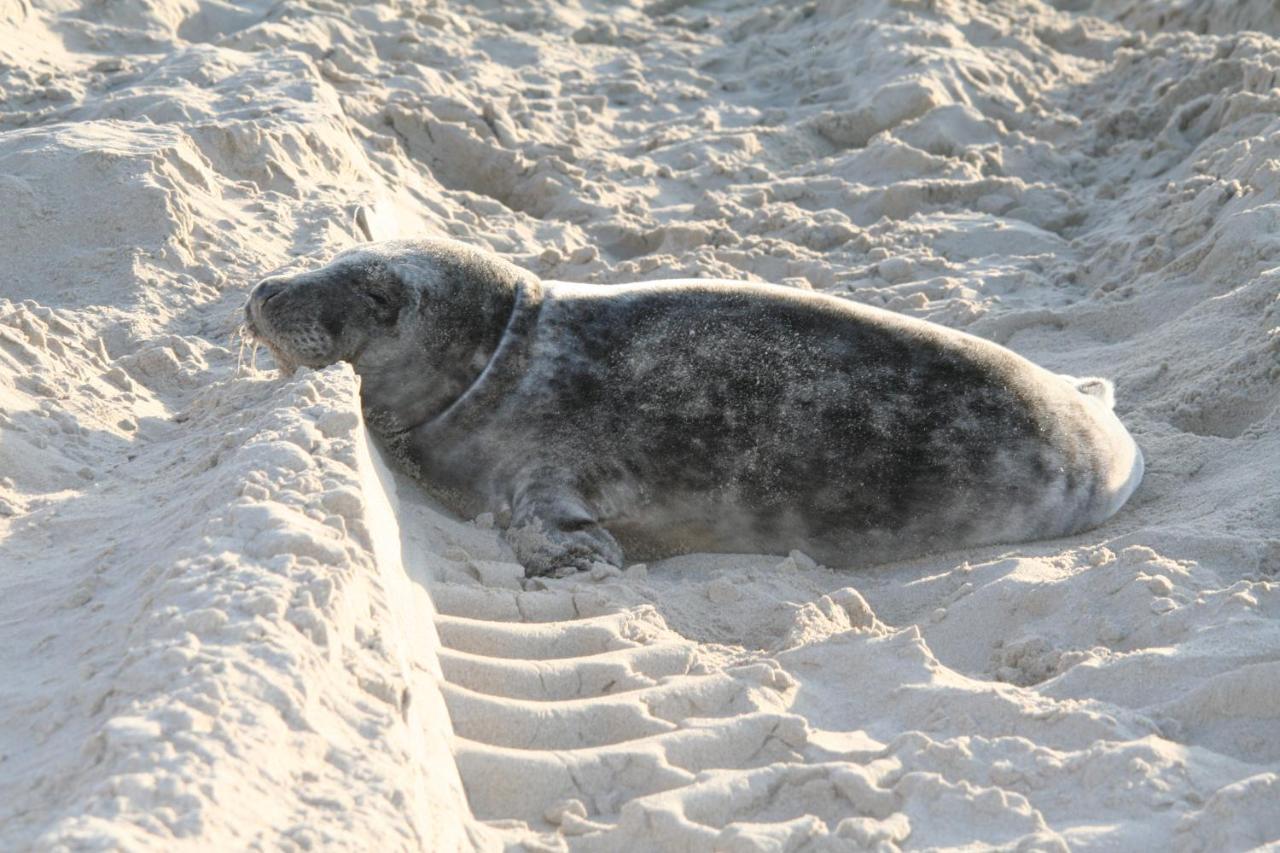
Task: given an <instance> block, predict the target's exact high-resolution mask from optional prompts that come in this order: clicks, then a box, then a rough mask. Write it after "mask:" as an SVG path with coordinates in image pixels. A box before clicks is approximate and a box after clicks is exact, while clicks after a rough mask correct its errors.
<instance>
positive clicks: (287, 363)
mask: <svg viewBox="0 0 1280 853" xmlns="http://www.w3.org/2000/svg"><path fill="white" fill-rule="evenodd" d="M252 306H253V300H252V299H250V300H249V301H248V302H246V303H245V306H244V323H242V324H241V326H240V330H241V335H242V336H243V337H244V339H245V340H247V341H249V342H250V343H252V344H255V345H256V344H262V345H263V346H264V347H266V348H267V352H269V353H271V357H272V358H274V359H275V360H276V367H278V368H280V372H281V373H283V374H284V375H285V376H290V375H292V374H293V373H294V371H296V370H297V369H298V365H299V363H300V362H298V361H297V360H296V359H293V358H290V357H289V356H288V354H286V353H285V352H284V350H283V349H281V348H280V346H279V345H278V344H277V343H276V342H275V341H273V340H272V339H271V338H270V337H268V336H267V335H266V334H265V333H264V332H263V331H262V328H261V327H260V326H259V325H258V322H257V319H256V318H255V317H254V316H253V310H252Z"/></svg>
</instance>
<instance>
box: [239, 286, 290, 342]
mask: <svg viewBox="0 0 1280 853" xmlns="http://www.w3.org/2000/svg"><path fill="white" fill-rule="evenodd" d="M286 281H287V280H286V279H283V278H264V279H263V280H262V281H260V282H258V283H257V284H256V285H254V288H253V290H251V291H249V299H248V300H247V301H246V302H245V303H244V320H245V324H246V325H247V326H248V327H249V331H250V333H251V334H253V335H255V336H256V335H258V334H259V330H260V328H261V325H262V311H263V309H264V308H266V306H267V303H268V302H270V301H271V300H272V299H274V298H275V297H276V296H279V295H280V293H281V292H283V291H284V288H285V284H286Z"/></svg>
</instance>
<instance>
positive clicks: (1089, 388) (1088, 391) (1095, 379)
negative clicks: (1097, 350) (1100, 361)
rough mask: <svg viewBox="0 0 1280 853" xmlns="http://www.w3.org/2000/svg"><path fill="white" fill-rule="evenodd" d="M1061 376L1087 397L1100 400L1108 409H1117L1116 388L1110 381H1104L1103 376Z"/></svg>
mask: <svg viewBox="0 0 1280 853" xmlns="http://www.w3.org/2000/svg"><path fill="white" fill-rule="evenodd" d="M1060 375H1061V376H1062V378H1063V379H1065V380H1067V381H1068V382H1070V383H1071V385H1072V386H1073V387H1074V388H1075V389H1076V390H1077V391H1079V392H1080V393H1081V394H1084V395H1085V396H1086V397H1093V398H1094V399H1096V400H1099V401H1100V402H1101V403H1102V404H1103V405H1104V406H1106V407H1107V408H1108V409H1114V408H1115V407H1116V386H1115V385H1113V384H1112V382H1111V380H1110V379H1103V378H1102V377H1101V376H1068V375H1067V374H1065V373H1063V374H1060Z"/></svg>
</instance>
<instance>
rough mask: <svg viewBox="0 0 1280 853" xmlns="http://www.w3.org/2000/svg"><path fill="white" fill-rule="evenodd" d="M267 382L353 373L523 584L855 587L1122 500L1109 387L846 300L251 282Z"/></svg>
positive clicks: (1054, 532)
mask: <svg viewBox="0 0 1280 853" xmlns="http://www.w3.org/2000/svg"><path fill="white" fill-rule="evenodd" d="M245 312H246V321H247V325H248V328H249V331H250V333H251V334H252V335H254V336H255V337H257V338H258V339H260V340H262V341H263V342H265V343H266V344H267V346H268V347H269V348H270V349H271V350H272V351H273V352H274V353H275V355H276V357H277V359H278V360H279V361H280V362H281V363H282V365H284V366H286V367H288V366H292V365H307V366H310V367H322V366H324V365H327V364H331V363H333V362H336V361H347V362H350V363H351V364H352V366H353V368H354V370H355V372H356V373H357V374H358V375H359V377H360V379H361V402H362V406H363V409H364V413H365V417H366V420H367V423H368V424H369V426H370V427H371V428H372V430H373V431H374V432H375V433H377V434H378V435H380V436H381V437H382V438H383V439H384V440H385V442H386V443H387V445H388V446H389V447H390V448H391V449H392V450H393V452H394V455H395V456H396V457H398V458H399V459H400V460H401V461H402V462H403V463H404V464H405V465H407V466H408V467H409V468H410V469H411V470H412V471H413V472H414V473H415V474H416V475H417V476H418V477H419V478H420V479H421V480H422V481H423V482H424V483H425V484H427V485H428V487H429V488H430V489H431V490H432V491H433V492H435V493H436V494H437V495H438V496H440V497H441V498H442V499H443V500H444V501H445V502H446V503H447V504H448V505H449V506H450V507H451V508H453V509H454V510H456V511H457V512H459V513H461V514H463V515H464V516H467V517H471V516H473V515H477V514H480V513H482V512H486V511H490V512H493V513H494V515H495V518H497V519H498V521H499V524H500V525H501V526H502V527H504V528H505V529H506V538H507V541H508V542H509V543H510V544H511V546H512V548H513V550H514V551H515V554H516V557H517V559H519V560H520V562H521V563H522V564H523V565H524V566H525V568H526V570H527V572H528V573H529V574H531V575H535V574H543V573H549V572H557V571H559V570H562V569H567V568H585V567H588V566H590V565H591V564H593V563H594V562H596V561H601V562H605V563H609V564H613V565H618V566H620V565H622V560H623V549H624V548H625V549H626V552H627V555H628V556H629V557H631V558H632V559H652V558H656V557H661V556H665V555H670V554H675V553H680V552H691V551H716V552H746V553H782V552H786V551H787V550H789V549H793V548H794V549H799V550H802V551H804V552H805V553H807V554H809V555H811V556H813V557H815V558H817V559H818V560H821V561H822V562H824V563H826V564H827V565H830V566H837V567H838V566H853V565H866V564H871V563H880V562H887V561H894V560H899V559H904V558H909V557H915V556H920V555H924V554H928V553H932V552H938V551H943V550H950V549H957V548H966V547H972V546H978V545H988V544H1000V543H1012V542H1019V541H1025V540H1030V539H1047V538H1055V537H1060V536H1065V535H1068V534H1072V533H1075V532H1078V531H1081V530H1084V529H1087V528H1089V527H1093V526H1096V525H1098V524H1100V523H1101V522H1103V521H1104V520H1105V519H1107V518H1109V517H1110V516H1111V515H1113V514H1114V513H1115V512H1116V511H1117V510H1119V508H1120V507H1121V506H1122V505H1123V504H1124V502H1125V501H1126V500H1127V499H1128V497H1129V496H1130V494H1131V493H1132V492H1133V490H1134V489H1135V488H1136V487H1137V485H1138V483H1139V481H1140V480H1141V478H1142V470H1143V459H1142V454H1141V452H1140V451H1139V450H1138V447H1137V445H1136V444H1135V443H1134V441H1133V438H1132V437H1131V436H1130V435H1129V433H1128V431H1127V430H1126V429H1125V428H1124V426H1123V425H1122V424H1121V423H1120V421H1119V419H1118V418H1117V417H1116V415H1115V413H1114V412H1113V411H1112V407H1111V396H1110V393H1111V392H1110V384H1109V383H1107V382H1106V381H1105V380H1099V379H1080V380H1076V379H1073V378H1071V377H1064V376H1061V375H1058V374H1054V373H1051V372H1049V371H1048V370H1045V369H1043V368H1041V367H1038V366H1036V365H1035V364H1033V363H1031V362H1030V361H1028V360H1026V359H1024V358H1022V357H1021V356H1019V355H1017V354H1015V353H1013V352H1012V351H1010V350H1008V349H1005V348H1004V347H1001V346H999V345H997V344H994V343H991V342H989V341H986V340H983V339H981V338H978V337H975V336H973V335H969V334H966V333H963V332H959V331H955V330H953V329H949V328H946V327H943V326H939V325H935V324H932V323H928V322H925V321H921V320H916V319H912V318H908V317H904V316H900V315H897V314H894V313H892V312H889V311H884V310H880V309H877V308H872V307H868V306H864V305H860V304H856V303H853V302H850V301H847V300H843V299H839V298H836V297H832V296H827V295H822V294H818V293H813V292H808V291H802V290H798V289H794V288H788V287H781V286H775V285H762V284H752V283H745V282H730V281H712V280H701V279H691V280H680V281H662V282H647V283H640V284H628V285H592V284H572V283H567V282H557V281H542V280H540V279H539V278H538V277H537V276H535V275H533V274H532V273H530V272H527V271H525V270H523V269H520V268H519V267H516V266H514V265H512V264H510V263H508V262H506V261H504V260H502V259H500V258H498V257H496V256H494V255H492V254H489V253H486V252H482V251H479V250H476V249H473V248H469V247H466V246H464V245H460V244H457V243H453V242H449V241H433V240H404V241H391V242H382V243H372V244H365V245H361V246H358V247H356V248H353V249H351V250H348V251H346V252H343V253H342V254H340V255H338V256H337V257H335V258H334V259H333V261H332V262H330V263H329V264H327V265H326V266H324V267H321V268H319V269H316V270H314V271H311V272H306V273H303V274H300V275H297V276H293V277H274V278H268V279H266V280H264V281H262V282H260V283H259V284H258V285H257V286H256V287H255V288H254V289H253V291H252V293H251V295H250V297H249V300H248V302H247V304H246V306H245Z"/></svg>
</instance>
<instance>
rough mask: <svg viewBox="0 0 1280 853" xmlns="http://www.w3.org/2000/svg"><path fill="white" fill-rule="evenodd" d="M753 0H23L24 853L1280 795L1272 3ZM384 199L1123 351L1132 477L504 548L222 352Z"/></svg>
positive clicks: (529, 834) (1063, 823)
mask: <svg viewBox="0 0 1280 853" xmlns="http://www.w3.org/2000/svg"><path fill="white" fill-rule="evenodd" d="M755 5H756V4H753V3H745V2H734V0H712V2H704V3H685V2H681V0H659V2H656V3H651V4H649V5H648V6H647V7H645V6H643V5H641V4H640V3H635V4H634V5H629V6H626V5H624V6H615V5H612V4H604V3H597V2H589V0H582V2H581V3H576V2H574V3H569V4H568V5H558V4H554V3H551V2H547V0H534V2H527V3H518V4H516V3H512V4H505V3H498V2H477V3H475V5H474V7H473V6H469V5H467V4H464V3H461V2H459V3H456V4H452V5H449V6H445V5H442V4H424V5H415V4H412V3H392V4H390V5H386V6H361V7H351V6H348V5H347V4H345V3H336V2H329V0H303V2H297V3H290V4H277V3H274V2H266V0H237V2H229V0H164V2H158V3H153V4H142V3H134V2H112V3H101V2H89V0H17V2H13V0H10V2H7V3H0V265H2V266H0V412H2V414H0V848H3V849H6V850H9V849H41V850H43V849H106V848H110V847H115V846H118V847H126V848H133V849H161V850H175V849H196V848H200V849H242V848H245V847H250V846H256V847H260V848H266V849H279V848H286V849H307V848H316V847H324V848H331V849H369V850H380V851H381V850H394V849H429V850H447V849H468V848H471V847H476V846H479V847H485V848H496V847H500V846H502V845H504V844H506V845H512V846H518V845H520V844H522V843H523V844H525V845H527V846H528V847H530V848H532V849H560V848H563V847H565V846H568V847H571V848H573V849H582V850H621V849H626V850H671V849H690V850H711V849H725V850H789V851H795V850H836V849H841V850H842V849H860V848H862V847H878V848H879V849H893V848H894V847H895V846H898V847H909V848H916V849H920V848H933V847H937V848H958V847H968V848H973V847H977V846H984V845H1006V846H1010V847H1012V846H1017V845H1021V847H1022V848H1023V849H1038V850H1039V849H1065V848H1067V847H1071V848H1078V849H1152V850H1156V849H1174V850H1180V851H1181V850H1185V851H1196V850H1212V851H1218V850H1229V849H1231V850H1235V849H1245V848H1248V847H1251V846H1253V845H1258V844H1262V843H1264V842H1268V841H1271V842H1276V841H1277V840H1280V577H1278V575H1280V430H1278V429H1277V427H1280V414H1278V412H1280V409H1278V408H1277V405H1278V403H1280V390H1278V389H1280V382H1278V381H1277V380H1280V299H1278V294H1280V119H1277V114H1280V88H1277V87H1278V85H1280V79H1278V74H1280V72H1278V71H1277V69H1280V41H1277V40H1276V39H1273V38H1270V37H1268V36H1266V35H1262V34H1259V32H1246V31H1245V30H1257V31H1262V32H1271V33H1277V32H1280V13H1277V12H1276V11H1275V8H1274V4H1272V3H1268V2H1262V0H1258V2H1227V0H1180V2H1178V3H1176V4H1169V3H1155V2H1150V3H1143V2H1134V0H1123V2H1104V0H1099V2H1097V3H1096V4H1095V6H1094V7H1093V8H1092V9H1091V12H1092V14H1094V15H1097V17H1090V16H1089V15H1088V12H1089V11H1090V10H1088V9H1085V8H1084V7H1086V6H1088V3H1087V2H1063V3H1062V4H1061V5H1063V6H1069V7H1072V8H1073V9H1075V11H1055V10H1054V9H1053V8H1052V7H1050V6H1047V5H1043V4H1040V3H1036V2H1030V1H1029V0H1008V2H1001V3H990V4H989V3H984V2H978V0H940V1H939V2H913V1H912V0H883V2H851V3H845V2H835V0H827V2H821V3H817V4H808V5H804V6H801V5H800V4H779V5H778V6H777V7H773V8H769V9H765V10H757V9H756V8H755ZM1206 32H1207V33H1210V34H1209V35H1202V34H1200V33H1206ZM358 207H363V208H364V209H365V214H364V221H365V222H366V223H367V225H368V227H369V228H370V229H371V230H372V231H373V233H374V234H375V236H378V237H390V236H398V235H415V234H424V235H451V236H454V237H457V238H459V239H463V240H466V241H468V242H471V243H474V244H476V245H481V246H488V247H490V248H492V249H494V250H496V251H498V252H501V253H503V254H505V255H506V256H508V257H510V258H511V259H513V260H515V261H516V262H518V263H521V264H524V265H525V266H527V267H529V268H530V269H532V270H534V271H535V272H538V273H539V274H541V275H543V276H546V277H550V278H559V279H569V280H589V281H598V282H603V283H610V282H621V281H632V280H638V279H643V278H659V277H670V276H676V275H680V276H688V275H704V276H719V277H736V278H750V279H764V280H771V281H779V282H784V283H788V284H792V285H794V286H797V287H813V288H815V289H820V290H824V291H827V292H831V293H835V294H840V295H848V296H849V297H851V298H853V299H857V300H862V301H865V302H868V303H871V304H875V305H882V306H887V307H889V308H891V309H893V310H897V311H901V312H903V313H906V314H910V315H913V316H917V317H926V318H929V319H931V320H935V321H938V322H941V323H946V324H948V325H951V326H954V327H957V328H964V329H966V330H968V331H971V332H974V333H976V334H980V335H983V336H986V337H989V338H991V339H994V340H996V341H999V342H1001V343H1005V344H1007V345H1008V346H1010V347H1012V348H1013V349H1015V350H1017V351H1018V352H1020V353H1022V354H1024V355H1026V356H1028V357H1030V358H1032V359H1034V360H1036V361H1038V362H1040V363H1042V364H1044V365H1045V366H1047V367H1049V368H1051V369H1054V370H1057V371H1060V372H1064V373H1070V374H1075V375H1094V374H1100V375H1106V376H1109V377H1111V378H1113V379H1114V380H1115V382H1116V387H1117V399H1118V408H1117V410H1118V411H1119V412H1120V414H1121V416H1122V417H1123V419H1124V420H1125V422H1126V423H1127V424H1129V425H1130V427H1131V429H1132V431H1133V433H1134V434H1135V436H1136V437H1137V438H1138V440H1139V442H1140V444H1141V445H1142V447H1143V449H1144V451H1145V453H1146V458H1147V463H1148V472H1147V476H1146V480H1145V482H1144V484H1143V486H1142V488H1141V489H1140V490H1139V492H1138V494H1137V495H1136V496H1135V498H1134V500H1133V501H1132V502H1131V503H1130V505H1129V506H1128V507H1127V508H1126V509H1125V510H1124V511H1122V512H1121V513H1120V515H1119V516H1117V517H1116V518H1115V519H1113V520H1112V521H1111V522H1109V523H1108V524H1107V525H1105V526H1104V527H1102V528H1101V529H1099V530H1096V531H1093V532H1091V533H1088V534H1084V535H1081V536H1077V537H1074V538H1072V539H1069V540H1062V541H1055V542H1045V543H1037V544H1032V545H1026V546H1019V547H1004V548H990V549H983V550H978V551H972V552H965V553H953V554H947V555H943V556H939V557H936V558H933V559H928V560H921V561H917V562H914V563H910V564H905V565H897V566H891V567H870V566H868V567H865V568H863V569H861V570H855V571H847V572H833V571H829V570H827V569H825V568H822V567H818V566H815V565H813V564H812V562H811V561H809V560H807V558H805V557H804V556H803V555H793V556H792V557H790V558H787V559H781V558H779V557H738V556H708V555H692V556H688V557H683V558H680V559H675V560H671V561H667V562H664V563H662V564H655V565H650V566H648V567H647V570H646V569H643V568H631V569H629V570H628V571H626V572H625V573H624V574H622V575H621V576H605V577H586V576H579V577H575V578H570V579H566V580H561V581H551V582H546V583H531V584H522V582H521V580H520V577H519V576H520V571H519V567H518V566H515V565H514V564H512V562H511V555H510V553H509V552H508V551H506V550H505V549H504V547H503V546H502V545H501V544H500V541H499V539H498V536H497V534H496V532H495V531H493V530H492V529H488V528H487V526H486V525H485V524H484V521H485V520H484V519H480V520H479V523H475V522H471V521H464V520H458V519H453V518H451V517H449V516H448V515H447V514H446V513H443V512H441V511H440V510H439V509H438V508H435V507H433V506H432V505H430V504H429V502H428V500H427V499H426V498H425V497H424V496H423V494H422V493H421V492H420V491H419V490H417V489H416V488H415V486H414V485H413V484H412V483H409V482H407V481H405V480H404V479H403V478H402V477H400V476H399V475H392V474H390V473H388V472H387V471H386V470H385V469H382V468H381V467H380V463H378V462H377V461H376V451H375V454H374V456H370V453H369V450H368V443H367V439H366V435H365V432H364V429H363V427H362V425H361V424H360V421H359V418H358V404H357V393H358V392H357V387H356V384H355V381H354V378H353V376H352V375H351V373H350V371H349V369H348V368H346V367H345V366H342V365H339V366H335V367H333V368H330V369H328V370H325V371H323V372H320V373H312V372H307V371H303V372H302V373H301V374H299V375H296V376H294V377H293V378H290V379H281V378H279V377H278V376H277V375H276V373H275V371H274V370H271V369H270V359H269V357H267V356H265V355H263V356H262V357H261V358H260V359H259V365H260V367H261V369H259V370H254V369H252V368H251V367H248V366H246V367H243V368H240V369H238V368H237V364H238V358H239V355H240V354H239V352H238V345H237V343H236V342H235V340H234V337H233V333H234V330H235V327H236V324H237V322H238V319H239V311H240V306H241V304H242V301H243V299H244V295H245V293H246V291H247V288H248V287H249V286H250V285H251V284H252V283H253V282H254V281H255V280H256V279H257V278H259V277H261V276H262V275H263V274H265V273H267V272H271V271H278V270H283V269H286V268H301V267H304V266H314V265H316V264H318V263H320V262H322V261H324V260H325V259H327V257H329V256H330V255H332V254H333V253H335V252H336V251H338V250H340V249H342V248H345V247H347V246H349V245H351V244H352V243H353V242H355V241H356V240H357V239H359V238H358V233H359V231H358V228H357V225H356V223H355V211H356V209H357V208H358Z"/></svg>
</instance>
